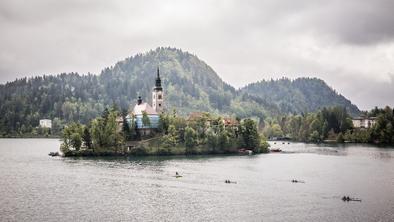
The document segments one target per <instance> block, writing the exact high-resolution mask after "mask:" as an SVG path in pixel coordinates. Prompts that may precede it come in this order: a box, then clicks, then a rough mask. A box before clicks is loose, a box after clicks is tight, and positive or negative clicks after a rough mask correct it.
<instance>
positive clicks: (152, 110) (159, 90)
mask: <svg viewBox="0 0 394 222" xmlns="http://www.w3.org/2000/svg"><path fill="white" fill-rule="evenodd" d="M163 111H164V93H163V87H162V86H161V79H160V71H159V68H157V77H156V81H155V86H154V87H153V90H152V106H151V105H149V104H148V103H146V102H144V101H143V100H142V98H141V96H139V97H138V100H137V104H136V105H135V106H134V108H133V111H132V112H131V113H129V114H128V115H127V116H126V120H127V122H128V123H129V124H130V126H133V125H135V127H136V130H137V131H138V132H139V133H140V135H149V134H151V133H152V131H154V130H156V129H157V128H158V127H159V120H160V114H161V113H162V112H163ZM144 115H146V117H145V121H144ZM133 122H134V124H132V123H133Z"/></svg>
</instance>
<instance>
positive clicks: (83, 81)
mask: <svg viewBox="0 0 394 222" xmlns="http://www.w3.org/2000/svg"><path fill="white" fill-rule="evenodd" d="M158 64H159V66H160V73H161V77H162V80H163V87H164V93H165V106H166V107H167V108H168V109H172V108H176V109H177V111H178V112H179V113H181V114H188V113H190V112H193V111H206V112H212V113H217V114H225V115H230V116H239V117H241V118H245V117H257V118H260V119H264V118H266V117H268V116H276V115H280V114H287V113H292V112H294V113H301V112H300V109H299V108H297V107H296V108H294V109H293V108H289V107H287V108H286V107H284V106H283V105H281V104H284V103H285V101H282V102H281V103H276V102H275V101H273V100H272V98H271V96H270V95H267V94H264V96H262V95H260V94H259V93H258V91H257V93H255V92H254V91H253V90H252V89H253V87H249V88H245V87H243V88H241V89H238V90H236V89H235V88H234V87H233V86H231V85H230V84H228V83H226V82H225V81H223V80H222V79H221V78H220V76H219V75H218V74H217V73H216V72H215V71H214V70H213V69H212V68H211V67H210V66H209V65H208V64H207V63H206V62H204V61H203V60H201V59H199V58H198V57H197V56H195V55H193V54H191V53H188V52H186V51H182V50H181V49H176V48H170V47H158V48H156V49H155V50H150V51H148V52H146V53H138V54H136V55H134V56H130V57H127V58H125V59H124V60H122V61H119V62H117V63H115V64H114V65H113V66H111V67H107V68H104V69H103V70H102V71H101V73H100V74H98V75H93V74H86V75H80V74H78V73H68V74H66V73H62V74H58V75H49V76H48V75H44V76H36V77H31V78H26V77H25V78H22V79H17V80H15V81H13V82H8V83H6V84H0V102H1V104H2V105H1V107H0V133H1V132H3V133H4V132H5V133H10V132H21V133H23V132H24V131H29V130H31V129H32V128H33V127H35V126H36V125H37V124H38V120H39V119H40V118H51V119H56V121H59V122H61V123H64V122H71V121H81V122H84V123H86V122H87V121H88V120H89V119H91V118H94V117H96V116H98V115H100V113H101V112H102V111H103V109H104V107H106V106H110V105H112V104H116V105H117V106H119V107H120V108H121V109H128V108H130V105H131V104H134V103H135V101H136V100H137V97H138V96H142V98H143V99H144V100H147V101H148V102H150V98H151V94H150V93H151V90H152V87H153V84H154V79H155V75H156V69H157V66H158ZM314 81H316V80H314ZM320 81H322V80H320ZM322 82H323V83H324V81H322ZM251 84H254V83H251ZM251 84H250V85H251ZM255 84H257V83H255ZM324 84H325V83H324ZM252 86H254V85H252ZM331 90H332V89H331ZM331 94H332V93H331ZM332 95H337V93H336V92H335V93H334V94H332ZM334 97H335V96H334ZM276 98H279V97H276ZM301 98H303V97H302V96H301ZM335 98H336V97H335ZM345 99H346V98H345ZM289 101H290V102H291V100H289ZM295 101H298V100H295ZM306 104H307V103H306ZM341 104H342V105H345V106H347V107H351V106H350V105H352V104H351V102H350V101H349V100H347V102H345V103H338V105H341ZM349 104H350V105H349ZM333 105H335V103H333ZM290 106H292V104H290ZM312 108H313V109H307V110H310V111H315V109H316V107H315V106H314V107H312ZM353 109H354V107H353ZM356 110H358V108H357V107H356ZM358 112H359V111H358Z"/></svg>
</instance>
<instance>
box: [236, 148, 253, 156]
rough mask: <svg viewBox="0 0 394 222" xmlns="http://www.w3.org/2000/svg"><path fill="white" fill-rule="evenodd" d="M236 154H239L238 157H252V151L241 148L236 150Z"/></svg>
mask: <svg viewBox="0 0 394 222" xmlns="http://www.w3.org/2000/svg"><path fill="white" fill-rule="evenodd" d="M238 154H240V155H252V154H253V151H252V150H248V149H244V148H242V149H239V150H238Z"/></svg>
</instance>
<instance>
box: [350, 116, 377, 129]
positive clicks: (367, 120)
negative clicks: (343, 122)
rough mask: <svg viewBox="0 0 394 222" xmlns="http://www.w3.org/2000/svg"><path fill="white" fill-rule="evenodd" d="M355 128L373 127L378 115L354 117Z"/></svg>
mask: <svg viewBox="0 0 394 222" xmlns="http://www.w3.org/2000/svg"><path fill="white" fill-rule="evenodd" d="M352 122H353V126H354V128H366V129H368V128H371V127H372V126H373V125H375V123H376V117H357V118H353V119H352Z"/></svg>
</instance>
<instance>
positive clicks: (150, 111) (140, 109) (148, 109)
mask: <svg viewBox="0 0 394 222" xmlns="http://www.w3.org/2000/svg"><path fill="white" fill-rule="evenodd" d="M144 111H145V112H146V114H148V115H158V113H157V112H156V111H155V110H154V109H153V108H152V106H150V105H149V104H148V103H141V104H139V105H138V104H136V105H135V106H134V109H133V113H134V115H142V112H144Z"/></svg>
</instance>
